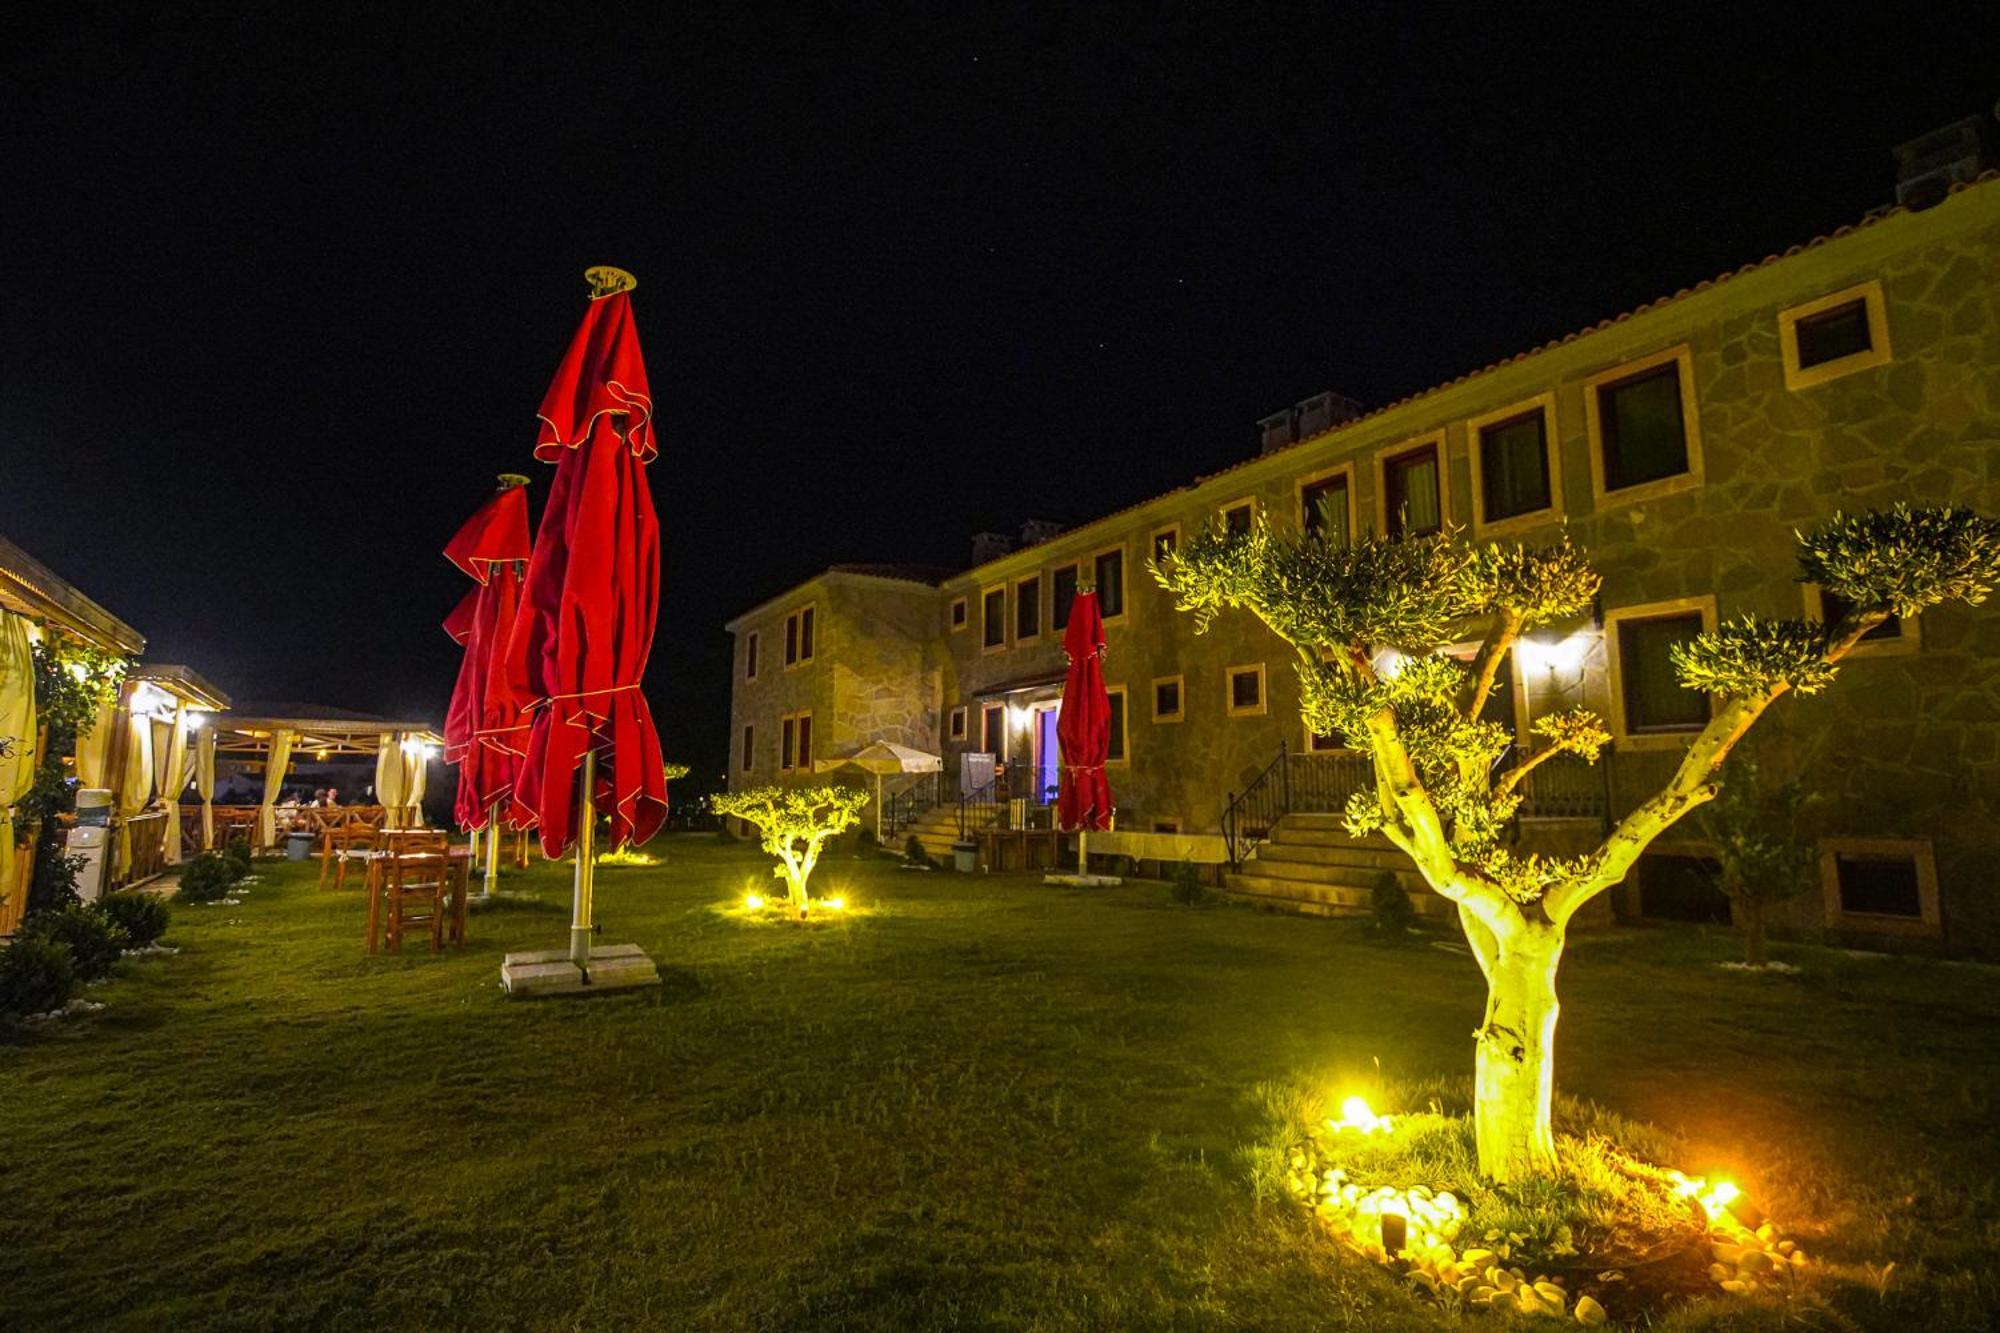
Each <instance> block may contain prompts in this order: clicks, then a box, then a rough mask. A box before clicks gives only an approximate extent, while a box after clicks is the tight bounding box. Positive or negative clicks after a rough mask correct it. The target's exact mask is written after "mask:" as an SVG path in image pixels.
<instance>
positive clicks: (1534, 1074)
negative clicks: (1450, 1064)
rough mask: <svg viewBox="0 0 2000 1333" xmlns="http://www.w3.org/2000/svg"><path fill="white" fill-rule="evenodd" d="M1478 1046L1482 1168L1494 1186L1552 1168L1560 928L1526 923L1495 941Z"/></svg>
mask: <svg viewBox="0 0 2000 1333" xmlns="http://www.w3.org/2000/svg"><path fill="white" fill-rule="evenodd" d="M1498 945H1499V948H1498V951H1497V953H1496V954H1495V956H1494V958H1493V960H1492V966H1491V969H1490V971H1489V974H1488V978H1487V987H1486V1022H1485V1023H1484V1024H1482V1025H1481V1027H1480V1029H1479V1031H1478V1032H1476V1033H1474V1034H1473V1039H1474V1041H1475V1042H1476V1043H1477V1061H1476V1070H1477V1072H1476V1076H1475V1081H1474V1091H1473V1128H1474V1130H1475V1132H1476V1134H1477V1137H1478V1144H1479V1171H1480V1174H1481V1175H1484V1176H1485V1177H1486V1178H1487V1179H1489V1180H1492V1181H1495V1182H1497V1183H1499V1184H1508V1183H1511V1182H1515V1181H1521V1180H1528V1179H1532V1178H1534V1177H1536V1176H1546V1175H1549V1174H1551V1173H1552V1172H1553V1171H1554V1170H1555V1165H1556V1140H1555V1124H1554V1115H1553V1112H1554V1102H1555V1038H1556V1016H1557V1013H1558V1011H1559V1009H1560V1006H1559V1005H1558V1004H1557V1002H1556V965H1557V964H1558V963H1559V962H1560V961H1561V959H1562V947H1563V932H1562V930H1561V928H1560V927H1556V926H1552V925H1548V924H1545V923H1544V924H1535V923H1531V922H1528V923H1523V925H1522V928H1521V929H1520V930H1518V931H1509V932H1508V933H1507V937H1506V938H1503V939H1500V940H1499V941H1498Z"/></svg>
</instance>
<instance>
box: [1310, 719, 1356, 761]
mask: <svg viewBox="0 0 2000 1333" xmlns="http://www.w3.org/2000/svg"><path fill="white" fill-rule="evenodd" d="M1346 748H1347V742H1346V740H1345V739H1343V738H1342V737H1341V735H1340V733H1339V732H1337V731H1335V732H1325V733H1322V732H1317V731H1314V730H1313V729H1312V725H1311V724H1310V723H1308V724H1307V725H1306V753H1307V754H1327V753H1330V752H1332V751H1334V750H1345V749H1346Z"/></svg>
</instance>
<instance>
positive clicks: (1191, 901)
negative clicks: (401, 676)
mask: <svg viewBox="0 0 2000 1333" xmlns="http://www.w3.org/2000/svg"><path fill="white" fill-rule="evenodd" d="M1169 887H1170V888H1171V889H1172V890H1173V895H1174V901H1175V902H1177V903H1179V904H1180V905H1181V906H1183V907H1199V906H1201V905H1202V904H1203V903H1205V902H1207V901H1208V886H1207V885H1206V884H1203V883H1202V882H1201V867H1200V866H1197V865H1196V864H1195V863H1194V862H1192V861H1183V862H1181V863H1180V864H1179V865H1178V866H1176V867H1174V877H1173V879H1172V881H1170V884H1169Z"/></svg>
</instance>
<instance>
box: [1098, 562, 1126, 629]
mask: <svg viewBox="0 0 2000 1333" xmlns="http://www.w3.org/2000/svg"><path fill="white" fill-rule="evenodd" d="M1095 564H1096V572H1097V609H1098V611H1099V612H1100V613H1101V614H1102V615H1103V616H1104V618H1105V619H1106V620H1116V619H1117V618H1118V617H1119V616H1122V615H1124V614H1125V552H1124V550H1123V549H1119V550H1114V551H1101V552H1099V553H1098V556H1097V560H1096V562H1095Z"/></svg>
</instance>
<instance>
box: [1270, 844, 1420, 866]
mask: <svg viewBox="0 0 2000 1333" xmlns="http://www.w3.org/2000/svg"><path fill="white" fill-rule="evenodd" d="M1250 856H1251V859H1252V860H1257V861H1296V862H1301V863H1304V864H1308V865H1319V866H1346V867H1351V868H1354V869H1357V870H1395V871H1403V870H1408V871H1410V872H1411V873H1412V874H1414V873H1415V872H1416V868H1415V867H1414V866H1412V865H1411V864H1410V858H1409V857H1407V856H1405V855H1403V854H1402V853H1401V852H1399V851H1397V850H1396V849H1395V848H1394V847H1389V846H1382V847H1371V846H1368V845H1366V844H1359V843H1351V842H1350V843H1334V842H1293V841H1291V840H1289V839H1286V838H1276V839H1273V840H1271V841H1269V842H1260V843H1258V844H1257V848H1256V850H1255V851H1253V852H1251V853H1250Z"/></svg>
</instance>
